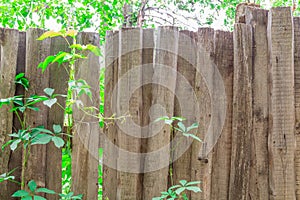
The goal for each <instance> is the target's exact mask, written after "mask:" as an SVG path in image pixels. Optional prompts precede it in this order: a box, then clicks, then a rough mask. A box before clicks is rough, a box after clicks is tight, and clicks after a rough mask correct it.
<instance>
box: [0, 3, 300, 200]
mask: <svg viewBox="0 0 300 200" xmlns="http://www.w3.org/2000/svg"><path fill="white" fill-rule="evenodd" d="M238 9H239V11H238V12H237V13H238V16H237V18H236V22H237V23H236V24H235V25H234V31H233V32H225V31H218V30H213V29H211V28H200V29H199V30H198V32H191V31H179V30H178V29H177V28H176V27H160V28H159V29H158V30H153V29H139V28H130V29H122V30H120V31H109V32H108V33H107V38H106V48H105V63H106V64H105V67H106V74H105V108H104V112H105V116H106V117H107V118H109V117H111V116H114V118H115V120H107V123H106V126H105V128H104V134H100V132H101V131H100V129H99V126H98V122H97V120H95V119H93V118H91V117H88V116H86V115H84V114H83V113H82V112H80V111H79V110H76V109H75V110H74V117H75V126H74V127H75V128H74V137H73V146H72V184H73V186H72V189H73V191H75V192H76V194H77V193H82V194H84V199H89V200H92V199H97V190H98V164H99V162H98V148H99V147H103V148H104V158H103V165H104V169H103V176H104V177H103V190H104V191H103V196H104V198H103V199H105V198H106V197H108V198H109V199H111V200H113V199H128V200H131V199H145V200H148V199H151V198H152V197H154V196H159V195H160V192H161V191H166V190H167V188H168V187H169V186H170V185H172V184H177V183H178V182H179V180H187V181H198V180H199V181H201V182H202V183H201V184H199V187H200V188H201V189H202V190H203V191H202V192H201V193H188V197H189V198H190V199H192V200H196V199H216V200H220V199H230V200H240V199H261V200H265V199H280V200H281V199H287V200H290V199H300V148H299V146H300V145H299V142H300V140H299V139H300V137H299V127H300V125H299V124H300V114H299V113H300V96H299V94H300V77H298V76H300V18H297V17H292V11H291V8H272V9H271V10H270V11H268V10H263V9H259V8H256V7H250V6H240V7H238ZM42 32H43V31H41V30H38V29H32V30H29V31H27V32H26V33H23V32H18V31H16V30H9V29H0V84H1V85H0V98H6V97H8V96H13V95H14V94H21V93H24V91H22V90H21V89H20V88H18V87H17V88H15V87H14V76H15V74H16V73H18V72H22V71H24V72H25V73H26V76H27V77H28V78H29V80H30V82H31V89H30V91H26V92H25V94H26V95H28V94H31V93H36V94H43V89H44V88H45V87H51V88H54V89H55V90H56V92H57V93H66V88H67V74H66V73H65V71H64V68H63V67H61V68H58V67H57V66H51V67H50V68H49V69H48V71H46V72H45V73H44V74H42V73H41V71H40V70H37V69H36V66H37V65H38V63H39V62H41V61H42V60H43V59H44V58H45V57H46V56H47V55H51V54H55V53H57V52H58V51H60V50H63V49H66V48H67V47H66V45H65V43H63V41H62V40H61V39H58V38H55V39H51V40H50V39H48V40H45V41H42V42H41V41H37V40H36V38H37V37H38V36H39V35H41V34H42ZM78 41H79V42H80V43H93V44H96V45H97V44H98V43H99V40H98V36H97V35H96V34H93V33H81V34H79V36H78ZM77 66H78V69H79V70H78V73H77V77H81V78H83V79H85V80H87V82H88V84H90V85H91V87H92V89H93V90H92V91H93V97H94V98H93V102H90V101H89V100H88V99H82V101H83V103H84V105H87V106H89V105H95V106H97V105H98V104H99V101H100V100H99V95H98V94H99V87H98V80H99V79H98V77H99V68H100V64H99V59H98V58H96V57H94V56H93V55H89V58H88V59H87V60H84V61H82V62H79V63H77ZM26 115H27V116H28V117H29V118H28V119H30V120H29V121H28V123H29V124H30V125H32V126H33V125H44V126H45V127H49V128H51V127H52V124H53V123H55V124H62V123H63V117H64V116H63V112H62V111H61V110H59V109H58V108H57V107H55V108H54V109H50V110H49V109H46V108H45V107H43V106H41V112H38V113H35V112H28V113H26ZM164 115H167V116H169V117H171V116H182V117H185V118H186V120H185V121H184V124H185V125H186V126H189V125H191V124H192V123H194V122H198V123H199V127H198V130H197V131H196V132H193V133H194V134H197V135H198V136H199V137H200V138H202V140H203V143H202V144H203V145H202V144H201V143H199V142H197V141H194V140H192V139H191V138H187V137H184V136H182V134H181V133H180V132H178V131H174V130H171V129H170V127H169V126H168V125H165V124H164V123H163V122H155V120H156V119H157V118H158V117H161V116H164ZM0 123H1V128H0V145H2V144H4V143H5V142H6V141H7V140H9V137H8V136H7V133H10V132H11V131H12V130H15V129H17V128H18V127H20V126H19V125H18V123H17V121H16V119H15V116H13V115H12V113H9V112H8V109H7V108H4V107H3V108H1V109H0ZM100 136H101V137H100ZM170 141H171V142H170ZM21 160H22V156H21V152H19V151H16V152H13V153H12V152H10V151H8V150H5V151H4V152H2V154H1V156H0V174H1V173H4V172H7V171H9V170H11V169H14V168H15V167H16V166H20V163H21ZM15 175H16V177H17V178H19V176H20V168H18V169H17V171H16V172H15ZM30 179H34V180H36V181H37V183H38V185H39V186H43V187H44V186H45V187H47V188H49V189H53V190H55V191H60V188H61V181H60V180H61V152H60V150H59V149H57V148H55V147H54V146H53V145H51V144H50V145H47V146H38V145H36V146H34V147H33V148H32V152H31V158H30V160H29V163H28V170H27V172H26V180H30ZM17 189H18V186H17V185H16V184H13V183H10V182H6V183H1V184H0V199H10V195H11V194H12V193H13V192H14V191H15V190H17ZM47 199H58V198H57V197H53V196H50V195H49V196H47Z"/></svg>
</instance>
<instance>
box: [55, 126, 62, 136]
mask: <svg viewBox="0 0 300 200" xmlns="http://www.w3.org/2000/svg"><path fill="white" fill-rule="evenodd" d="M53 131H54V133H56V134H57V133H61V131H62V129H61V126H60V125H59V124H57V125H56V124H53Z"/></svg>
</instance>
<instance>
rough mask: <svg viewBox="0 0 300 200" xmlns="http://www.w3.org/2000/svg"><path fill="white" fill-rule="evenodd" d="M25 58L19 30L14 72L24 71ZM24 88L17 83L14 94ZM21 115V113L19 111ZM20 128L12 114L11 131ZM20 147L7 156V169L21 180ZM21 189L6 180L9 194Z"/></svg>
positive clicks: (22, 93) (24, 33) (22, 36)
mask: <svg viewBox="0 0 300 200" xmlns="http://www.w3.org/2000/svg"><path fill="white" fill-rule="evenodd" d="M25 59H26V32H19V44H18V58H17V70H16V74H19V73H22V72H23V73H25ZM24 93H25V89H24V87H23V86H21V85H19V84H17V85H16V91H15V95H24ZM19 114H20V116H22V113H19ZM19 129H21V125H20V122H19V120H18V117H17V116H16V115H15V114H14V118H13V131H17V130H19ZM20 166H22V149H16V150H15V151H11V154H10V158H9V171H11V170H13V169H15V171H14V173H13V175H14V176H15V180H16V181H18V182H21V173H22V168H21V167H20ZM19 189H21V186H20V185H19V184H17V183H13V182H11V181H10V182H8V190H7V192H8V193H9V194H13V193H14V192H15V191H17V190H19Z"/></svg>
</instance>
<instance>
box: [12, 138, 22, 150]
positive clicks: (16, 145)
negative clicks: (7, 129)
mask: <svg viewBox="0 0 300 200" xmlns="http://www.w3.org/2000/svg"><path fill="white" fill-rule="evenodd" d="M20 142H21V140H20V139H17V140H15V141H14V142H13V143H11V145H10V149H11V150H12V151H14V150H16V148H17V147H18V144H19V143H20Z"/></svg>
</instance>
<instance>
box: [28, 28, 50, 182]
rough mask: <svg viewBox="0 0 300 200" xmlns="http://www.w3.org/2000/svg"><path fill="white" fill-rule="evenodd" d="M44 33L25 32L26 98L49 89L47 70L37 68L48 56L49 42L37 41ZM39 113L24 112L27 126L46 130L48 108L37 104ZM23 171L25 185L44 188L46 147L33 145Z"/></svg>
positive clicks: (35, 31) (38, 31)
mask: <svg viewBox="0 0 300 200" xmlns="http://www.w3.org/2000/svg"><path fill="white" fill-rule="evenodd" d="M43 33H44V31H43V30H41V29H29V30H28V31H27V32H26V68H25V71H26V76H27V78H28V80H29V82H30V88H29V90H28V91H26V93H25V95H26V97H29V96H30V95H33V94H36V95H44V94H45V93H44V91H43V90H44V89H45V88H48V87H49V68H48V69H47V70H46V71H45V72H44V73H42V70H41V69H38V68H37V66H38V65H39V63H40V62H42V61H44V59H45V58H46V57H47V56H49V55H50V44H51V40H50V39H46V40H43V41H38V40H37V38H38V37H39V36H41V35H42V34H43ZM37 107H39V109H40V110H39V111H38V112H36V111H33V110H27V111H25V114H26V120H27V125H28V126H30V127H37V126H44V127H45V128H48V123H47V120H48V111H49V109H48V107H46V106H45V105H43V104H42V103H38V104H37ZM30 148H31V152H30V156H29V159H28V164H27V168H26V170H25V183H26V184H27V182H28V181H30V180H35V182H36V183H37V185H38V187H45V186H46V169H47V166H46V151H47V147H46V145H33V146H31V147H30ZM23 159H24V157H23Z"/></svg>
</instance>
